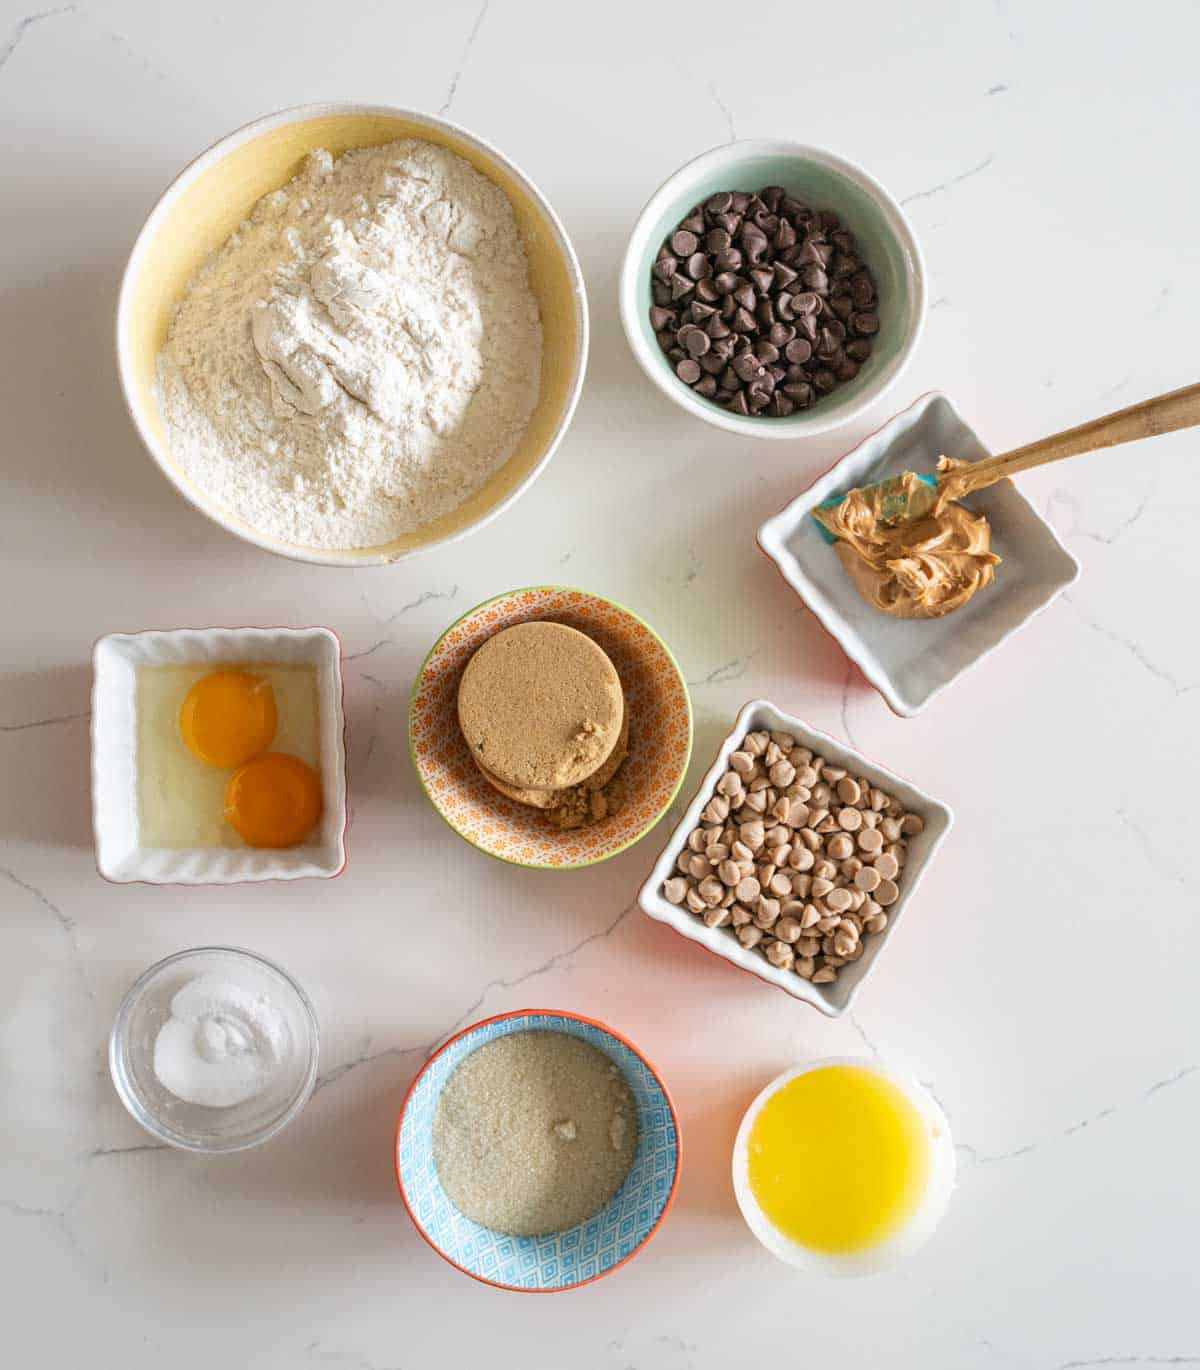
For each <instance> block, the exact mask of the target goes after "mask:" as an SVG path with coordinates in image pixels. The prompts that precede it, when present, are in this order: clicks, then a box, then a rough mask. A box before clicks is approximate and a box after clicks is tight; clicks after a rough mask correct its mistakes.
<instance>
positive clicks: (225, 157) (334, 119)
mask: <svg viewBox="0 0 1200 1370" xmlns="http://www.w3.org/2000/svg"><path fill="white" fill-rule="evenodd" d="M396 138H420V139H423V140H424V141H426V142H430V143H436V144H438V145H439V146H441V147H447V148H449V149H450V150H451V151H453V152H456V153H458V155H459V156H460V157H464V158H466V160H467V161H468V162H470V163H471V165H472V166H473V167H475V168H476V170H477V171H480V172H482V173H483V175H485V176H486V177H487V178H488V179H489V180H491V181H493V182H495V184H496V185H498V186H499V187H500V188H501V189H502V190H503V191H504V192H505V194H506V195H507V196H508V198H509V200H510V201H511V202H512V206H513V211H514V213H515V214H516V218H517V224H518V226H519V227H520V230H521V236H522V239H523V241H524V244H525V251H526V253H527V254H528V257H529V283H530V286H531V287H532V289H533V293H534V295H535V296H536V297H537V301H538V307H539V309H540V311H541V317H542V330H543V340H544V345H545V350H544V354H543V360H542V388H541V395H540V397H539V399H538V403H537V407H536V408H535V409H534V412H533V416H532V418H531V419H530V421H529V426H528V428H527V429H526V431H525V436H524V437H523V439H522V440H521V444H520V446H519V447H518V448H517V450H516V451H515V452H514V453H513V455H512V456H511V457H510V458H509V459H508V461H507V462H505V464H504V465H503V466H502V467H501V468H500V469H499V470H498V471H497V472H495V473H494V474H493V475H492V476H491V477H490V478H489V479H488V480H487V481H486V482H485V483H484V484H483V485H482V486H481V487H480V488H479V489H478V490H476V491H475V493H474V494H473V495H471V497H470V498H469V499H468V500H467V501H466V502H465V503H464V504H462V505H461V506H460V507H459V508H458V509H456V510H454V511H453V512H452V513H449V514H445V515H443V516H442V517H441V518H438V519H435V520H434V521H433V522H432V523H428V524H426V525H425V526H424V527H423V528H419V529H418V530H417V531H416V532H413V533H406V534H405V535H404V536H403V537H399V538H396V539H395V540H394V541H392V542H389V543H386V544H384V545H381V546H377V547H358V548H355V549H353V550H351V551H343V550H335V551H334V550H328V549H324V548H315V547H301V546H297V545H295V544H293V543H288V542H284V541H282V540H281V539H279V538H275V537H272V536H270V535H269V534H265V533H262V532H259V531H258V530H256V529H254V528H252V527H250V525H249V524H247V523H245V522H244V521H243V520H242V519H240V518H239V517H238V516H237V515H235V514H233V513H232V512H230V511H229V510H227V509H225V508H223V507H222V506H221V505H220V504H218V503H217V501H216V500H215V499H214V498H213V497H212V496H211V495H210V494H209V493H208V492H206V491H204V490H201V489H198V488H197V487H196V486H194V485H193V484H192V483H191V482H190V481H189V480H188V479H187V478H186V477H185V476H184V475H183V473H182V472H181V471H180V470H179V469H178V467H177V466H176V465H175V463H174V461H173V460H172V458H171V452H170V447H169V444H168V441H167V434H166V431H165V428H164V426H163V421H162V417H161V415H160V413H159V408H158V401H157V398H156V395H155V364H156V358H157V356H158V352H159V350H160V349H161V347H162V345H163V342H164V341H165V339H166V336H167V329H168V327H169V325H170V322H171V314H172V310H173V308H174V306H175V303H176V301H177V300H178V299H179V298H180V296H181V295H182V293H183V291H184V289H185V287H186V286H187V284H188V281H189V280H190V279H191V277H192V276H193V275H194V274H195V272H196V270H197V268H198V267H200V266H201V265H202V263H203V262H204V261H206V260H207V258H208V257H209V256H210V255H211V254H212V253H213V252H214V251H216V249H217V248H219V247H220V246H221V245H222V244H223V243H224V242H225V240H226V239H227V238H228V237H229V235H230V233H232V232H233V230H234V229H235V228H237V226H238V225H239V224H240V223H241V222H242V220H243V219H245V217H246V215H247V213H248V212H249V210H250V209H251V208H252V206H253V205H254V204H255V203H256V202H257V201H258V200H260V199H261V198H262V197H263V196H264V195H266V194H268V193H269V192H271V191H273V190H277V189H278V188H279V187H280V186H282V185H285V184H286V183H287V182H288V181H289V180H291V179H292V177H293V176H295V175H296V173H297V172H298V171H299V170H300V166H301V164H302V162H303V160H304V158H305V156H306V155H307V154H308V153H309V152H311V151H312V150H313V149H314V148H318V147H323V148H327V149H328V150H329V151H330V152H331V153H332V154H333V155H334V156H335V157H336V156H340V155H341V154H342V153H343V152H346V151H348V150H349V149H351V148H358V147H375V146H378V145H379V144H381V143H387V142H391V141H392V140H393V139H396ZM587 349H588V318H587V297H586V295H585V293H584V285H583V275H582V273H581V272H580V269H579V263H578V261H577V260H576V257H575V252H574V249H573V248H572V246H571V243H570V240H569V239H568V237H567V234H566V230H565V229H564V228H563V226H562V224H561V222H560V221H559V219H558V216H557V215H556V214H555V212H554V210H553V209H551V207H550V205H549V203H548V202H547V200H546V199H545V198H544V196H543V195H542V194H541V192H540V191H539V190H538V189H537V187H536V186H535V185H534V184H533V182H532V181H530V179H529V178H528V177H527V176H526V175H525V174H524V172H522V171H521V170H520V168H519V167H517V166H516V165H515V163H513V162H512V161H510V160H509V159H508V158H507V157H505V156H504V155H503V154H502V153H501V152H499V151H498V150H497V149H496V148H494V147H492V146H491V145H490V144H489V143H485V142H484V141H483V140H482V139H481V138H477V137H476V136H475V135H474V134H472V133H468V132H467V131H466V130H465V129H462V128H459V127H458V125H457V124H452V123H449V122H448V121H447V120H445V119H438V118H435V117H434V116H433V115H430V114H419V113H416V112H414V111H412V110H405V109H393V108H391V107H389V106H386V105H359V104H319V105H302V106H300V107H299V108H296V109H288V110H283V111H282V112H281V113H278V114H270V115H267V116H266V117H265V118H263V119H256V120H255V121H254V122H253V123H251V124H247V125H245V127H243V128H240V129H238V130H237V131H236V132H234V133H231V134H229V136H228V137H226V138H222V139H221V141H220V142H218V143H215V144H214V145H213V146H212V147H210V148H209V149H208V151H207V152H204V153H202V154H201V155H200V156H199V157H197V158H196V160H195V161H194V162H192V163H191V164H190V165H189V166H188V167H186V168H185V169H184V170H183V171H182V172H181V173H180V174H179V176H178V177H177V178H176V179H175V181H173V182H172V184H171V185H170V186H169V187H168V189H167V191H166V192H165V194H164V195H163V197H162V199H160V200H159V202H158V203H157V204H156V205H155V207H154V208H153V210H151V212H150V217H149V218H148V219H147V220H146V223H145V226H144V227H143V228H142V230H141V232H140V233H139V234H138V237H137V241H136V242H135V243H134V247H133V252H132V254H131V255H130V258H129V263H128V265H127V266H126V268H125V275H124V279H123V280H122V282H121V294H120V300H119V302H118V305H117V366H118V371H119V373H120V378H121V387H122V389H123V391H124V393H125V402H126V404H127V405H128V406H129V412H130V415H131V416H132V418H133V423H134V426H135V427H136V429H137V431H138V434H139V435H140V437H141V439H142V441H143V442H144V443H145V445H146V448H147V450H148V451H149V453H150V455H151V456H152V457H153V458H154V460H155V461H156V462H157V463H158V465H159V466H160V467H161V468H162V470H163V472H164V474H165V475H166V476H167V478H168V480H170V481H171V482H172V483H173V484H174V485H175V487H176V488H177V489H178V490H179V491H180V493H181V494H183V495H184V496H185V497H186V498H187V499H189V500H190V501H191V502H192V503H193V504H194V505H195V506H196V507H197V508H198V509H199V510H201V511H202V512H203V513H205V514H207V515H208V516H209V517H210V518H211V519H213V520H215V521H216V522H217V523H219V524H220V525H221V526H222V527H223V528H227V529H228V530H229V531H230V532H232V533H236V534H237V536H238V537H241V538H244V539H245V540H246V541H247V542H252V543H254V544H255V545H256V546H258V547H264V548H266V549H267V550H268V551H270V552H277V553H279V554H280V555H281V556H287V557H292V558H294V559H296V560H297V561H310V562H314V563H316V564H318V565H323V566H372V565H380V564H383V563H388V562H394V561H402V560H404V559H405V558H406V557H410V556H413V555H414V554H415V553H417V552H422V551H428V550H429V549H431V548H434V547H440V546H443V545H444V544H446V543H450V542H454V541H457V539H459V538H461V537H465V536H466V535H467V534H468V533H471V532H474V530H475V529H477V528H481V527H483V525H484V524H485V523H488V522H489V521H490V520H491V519H493V518H494V517H495V516H496V515H497V514H498V513H500V512H501V510H503V509H506V508H508V506H509V505H510V504H512V502H513V501H514V500H515V499H516V498H517V496H518V495H520V494H521V492H522V491H523V490H525V489H527V488H528V487H529V485H530V484H531V483H532V481H533V480H534V478H535V477H536V476H537V475H538V473H539V472H540V471H541V470H542V468H543V467H544V466H545V465H546V463H547V462H548V461H549V460H550V457H551V455H552V454H553V452H554V449H555V448H556V447H557V446H558V444H559V442H560V441H561V439H562V436H563V434H564V433H565V432H566V430H567V425H568V424H569V423H570V420H571V416H572V414H573V413H574V411H575V404H576V401H577V400H578V398H579V392H580V389H581V387H582V385H583V374H584V369H585V366H586V363H587Z"/></svg>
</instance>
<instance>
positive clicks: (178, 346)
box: [158, 139, 542, 548]
mask: <svg viewBox="0 0 1200 1370" xmlns="http://www.w3.org/2000/svg"><path fill="white" fill-rule="evenodd" d="M541 357H542V333H541V324H540V321H539V316H538V308H537V301H536V299H535V298H534V295H533V293H532V291H531V290H530V286H529V270H528V263H527V261H526V257H525V251H524V248H523V247H522V244H521V239H520V235H519V232H518V229H517V224H516V220H515V218H514V215H513V210H512V206H511V204H510V203H509V201H508V198H507V196H506V195H505V194H504V192H503V191H502V190H501V189H500V188H499V187H498V186H497V185H495V184H493V183H492V182H491V181H489V180H488V179H487V178H486V177H485V176H482V175H480V173H479V172H477V171H476V170H475V169H474V168H473V167H472V166H470V165H469V164H468V163H467V162H466V161H464V160H463V159H462V158H461V157H458V156H457V155H455V154H454V153H453V152H450V151H448V150H447V149H446V148H442V147H435V146H434V145H433V144H430V143H425V142H421V141H418V140H412V139H410V140H405V141H402V142H395V143H389V144H387V145H385V146H383V147H374V148H361V149H357V150H355V151H352V152H347V153H346V154H345V155H344V156H342V157H340V158H339V159H338V160H337V161H336V162H335V161H334V160H333V158H332V157H331V156H330V154H329V153H328V152H325V151H323V150H318V151H315V152H313V153H311V154H310V155H309V157H308V159H307V160H306V162H305V164H304V168H303V170H302V171H301V172H300V174H299V175H298V176H297V177H296V178H295V180H293V181H291V182H290V183H289V184H288V185H286V186H284V187H283V188H282V189H281V190H277V191H275V192H274V193H273V194H270V195H267V196H266V197H264V198H263V199H262V200H260V201H259V202H258V204H257V205H255V207H254V209H253V210H252V211H251V214H250V217H249V218H248V219H247V221H246V222H245V223H243V224H242V225H241V227H240V228H239V229H238V230H237V231H236V232H235V233H234V234H233V236H232V237H231V238H230V239H229V240H228V242H226V243H225V245H224V246H223V247H222V248H221V249H220V250H219V251H218V252H216V253H215V254H214V255H213V256H212V258H211V259H210V260H209V261H208V262H207V263H206V264H205V265H204V266H203V267H202V268H201V269H200V271H199V272H198V273H197V274H196V276H195V278H194V279H193V280H192V281H191V282H190V284H189V285H188V288H187V290H186V292H185V293H184V296H183V299H182V300H181V301H180V303H179V305H178V308H177V310H176V313H175V317H174V319H173V321H172V324H171V328H170V332H169V334H168V338H167V343H166V345H165V347H164V348H163V349H162V351H161V352H160V354H159V359H158V391H159V403H160V407H161V409H162V413H163V417H164V419H165V421H166V427H167V433H168V437H169V440H170V447H171V456H172V458H173V460H174V461H175V462H176V463H177V464H178V465H179V466H180V467H181V468H182V470H183V472H184V474H185V475H186V477H187V478H188V480H189V481H191V482H192V483H193V484H194V485H196V486H198V487H199V488H200V489H201V490H203V491H205V492H206V493H207V494H209V495H210V496H211V497H212V498H214V499H215V500H216V501H217V502H218V503H219V504H220V505H222V506H223V507H224V508H225V509H227V510H228V511H229V512H230V513H232V514H235V515H237V516H238V517H239V518H241V519H243V520H245V522H247V523H248V524H250V525H251V526H252V527H253V528H255V529H257V530H258V531H259V532H262V533H267V534H270V535H273V536H275V537H278V538H282V539H284V540H286V541H288V542H292V543H298V544H301V545H304V546H309V547H325V548H352V547H364V546H372V545H375V544H377V543H384V542H389V541H391V540H392V539H394V538H396V537H398V536H400V535H401V534H403V533H407V532H411V531H413V530H415V529H417V528H419V527H421V526H422V525H424V524H426V523H428V522H430V521H431V520H432V519H435V518H437V517H438V516H439V515H442V514H446V513H449V512H451V511H452V510H454V509H456V508H458V506H459V505H460V504H462V503H463V501H464V500H465V499H467V498H468V497H469V496H470V495H471V494H472V493H473V492H474V491H475V490H476V489H478V487H479V486H480V485H481V484H482V483H483V482H484V481H485V480H486V479H487V477H488V476H490V475H491V474H492V473H493V472H494V471H496V470H498V469H499V467H500V466H502V465H503V463H504V462H505V461H507V460H508V458H509V457H510V456H511V455H512V453H513V451H514V450H515V448H516V446H517V444H518V442H519V441H520V439H521V436H522V434H523V433H524V431H525V427H526V425H527V423H528V421H529V417H530V414H531V413H532V411H533V407H534V405H535V403H536V402H537V396H538V392H539V389H540V385H541Z"/></svg>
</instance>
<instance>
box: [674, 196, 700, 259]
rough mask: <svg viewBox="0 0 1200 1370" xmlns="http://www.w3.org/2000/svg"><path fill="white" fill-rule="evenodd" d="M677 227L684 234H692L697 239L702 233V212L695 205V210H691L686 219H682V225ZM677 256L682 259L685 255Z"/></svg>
mask: <svg viewBox="0 0 1200 1370" xmlns="http://www.w3.org/2000/svg"><path fill="white" fill-rule="evenodd" d="M679 227H680V228H682V229H683V231H684V232H685V233H694V234H695V235H696V237H697V238H699V236H700V234H701V233H703V232H704V211H703V210H702V209H701V208H700V206H699V205H697V206H696V207H695V209H693V210H692V212H691V213H690V214H689V215H688V217H687V218H686V219H684V221H683V223H681V224H680V225H679ZM676 250H678V249H676ZM692 250H693V251H695V248H693V249H692ZM679 255H680V256H681V257H682V256H685V255H686V254H685V253H682V252H680V254H679Z"/></svg>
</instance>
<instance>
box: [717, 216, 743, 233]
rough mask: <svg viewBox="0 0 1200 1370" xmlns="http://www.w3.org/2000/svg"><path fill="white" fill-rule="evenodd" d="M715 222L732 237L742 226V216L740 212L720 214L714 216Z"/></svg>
mask: <svg viewBox="0 0 1200 1370" xmlns="http://www.w3.org/2000/svg"><path fill="white" fill-rule="evenodd" d="M713 223H714V224H716V226H717V227H718V228H723V229H724V230H725V232H726V233H728V234H729V237H730V238H731V239H732V238H733V235H734V234H735V233H736V232H737V231H738V229H739V228H741V226H742V216H741V215H740V214H718V215H716V216H715V217H714V219H713Z"/></svg>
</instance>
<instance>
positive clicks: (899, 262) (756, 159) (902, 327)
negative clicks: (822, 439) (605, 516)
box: [618, 138, 926, 439]
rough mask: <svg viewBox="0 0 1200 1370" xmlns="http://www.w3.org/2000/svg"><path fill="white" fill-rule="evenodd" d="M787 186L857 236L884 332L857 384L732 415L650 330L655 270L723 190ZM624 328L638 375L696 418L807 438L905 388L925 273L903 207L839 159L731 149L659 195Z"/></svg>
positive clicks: (627, 298) (766, 145)
mask: <svg viewBox="0 0 1200 1370" xmlns="http://www.w3.org/2000/svg"><path fill="white" fill-rule="evenodd" d="M768 185H781V186H783V187H784V188H785V189H786V190H787V191H788V192H789V193H790V194H792V195H794V196H796V198H797V199H800V200H804V201H805V202H806V203H808V204H810V205H812V206H813V208H814V209H832V210H834V211H836V213H837V214H839V215H840V216H841V217H842V219H843V220H844V222H845V225H846V227H847V229H849V230H850V232H851V233H853V234H854V236H855V238H856V240H857V242H858V246H859V255H860V256H861V257H862V258H863V260H864V261H865V262H866V263H867V265H868V266H869V267H870V268H871V272H872V274H873V275H874V277H875V284H876V286H877V288H878V292H879V322H880V326H879V332H878V334H877V335H876V337H875V340H874V343H875V345H874V348H873V350H872V352H871V356H870V357H869V359H868V360H867V361H866V362H865V363H864V365H863V367H862V369H861V370H860V371H859V373H858V375H857V376H856V377H855V378H854V380H852V381H850V382H848V383H847V384H845V385H839V386H838V388H837V389H836V390H834V391H833V392H832V394H829V395H826V396H823V397H822V398H821V399H819V400H818V401H817V402H816V403H815V404H813V405H812V406H810V407H809V408H808V409H803V410H800V411H798V412H797V413H795V414H791V415H789V416H788V417H787V418H769V417H754V416H750V417H744V416H742V415H740V414H731V413H730V412H729V411H728V410H727V409H722V408H721V407H720V406H719V405H717V404H714V403H713V402H712V401H711V400H706V399H705V398H704V397H703V396H702V395H697V394H696V393H695V392H694V391H693V390H691V389H690V388H689V387H688V386H686V385H684V383H683V382H682V381H681V380H680V379H679V377H678V376H676V374H675V372H674V370H673V369H672V367H671V363H670V360H669V359H668V358H667V357H666V356H664V354H663V353H662V351H661V350H660V348H659V346H658V343H657V341H656V340H655V337H654V330H653V329H652V328H651V327H650V319H649V310H650V303H651V301H650V268H651V267H652V266H653V265H654V259H655V257H656V255H657V253H658V249H659V248H660V247H661V246H662V242H663V239H664V238H666V237H667V235H668V234H669V233H670V232H671V231H672V230H673V229H674V228H675V227H676V225H677V224H678V223H679V221H680V220H681V219H683V218H685V217H686V215H687V212H688V210H690V209H691V208H692V206H693V205H695V204H698V203H700V202H701V201H703V200H706V199H707V198H708V197H709V196H710V195H712V194H714V193H715V192H716V191H718V190H760V189H761V188H762V187H763V186H768ZM618 290H619V304H620V311H621V323H622V324H623V325H624V328H625V336H626V337H627V338H628V339H629V345H630V347H631V348H632V349H633V355H634V356H635V357H636V358H637V360H638V362H639V364H640V365H641V367H642V370H643V371H645V373H646V375H647V376H649V377H650V379H651V380H652V381H653V382H654V384H655V385H657V386H658V388H659V389H660V390H661V391H662V392H663V393H664V394H665V395H667V396H668V397H669V398H670V399H672V400H674V401H675V403H676V404H678V405H680V406H681V407H682V408H684V409H686V410H687V411H688V412H689V413H691V414H694V415H695V416H696V417H697V418H700V419H703V420H704V421H705V422H706V423H711V424H713V425H714V426H715V427H717V428H726V429H728V430H729V431H730V432H731V433H741V434H743V435H744V436H746V437H752V438H793V439H794V438H804V437H811V436H813V435H815V434H817V433H825V432H828V431H829V430H830V429H831V428H837V427H839V426H840V425H841V424H844V423H849V422H850V421H851V420H852V419H855V418H857V417H858V416H859V415H860V414H861V413H862V412H863V411H864V410H865V409H867V408H868V407H869V406H870V405H872V404H874V403H875V401H876V400H878V399H879V398H880V397H881V396H882V395H883V394H884V393H885V392H886V391H887V390H889V389H890V388H891V387H892V386H893V385H894V384H895V382H896V381H897V380H898V379H899V377H900V374H901V372H902V371H903V370H904V368H905V367H906V366H907V365H908V363H909V360H910V359H911V357H912V354H913V352H914V351H915V349H916V346H917V341H918V339H919V338H920V336H921V329H922V327H923V326H924V323H925V307H926V285H925V263H924V260H923V258H922V256H921V249H920V247H919V246H918V245H917V240H916V237H915V236H914V234H913V231H912V227H911V225H910V224H909V222H908V219H907V218H906V217H905V215H904V211H903V210H902V209H901V208H900V206H899V204H898V203H897V202H896V201H895V200H894V199H893V198H892V197H891V196H890V195H889V194H888V193H887V191H886V190H884V188H883V187H882V186H881V185H880V184H879V182H878V181H876V180H875V179H874V178H873V177H871V176H869V175H868V174H867V173H866V172H865V171H864V170H863V169H862V168H861V167H859V166H855V164H854V163H853V162H848V161H846V160H845V158H843V157H837V156H835V155H834V154H833V153H831V152H825V151H823V150H822V149H820V148H815V147H807V146H805V145H804V144H803V143H792V142H787V141H784V140H782V139H774V138H763V139H754V140H746V141H743V142H736V143H728V144H725V145H724V146H722V147H716V148H713V149H712V150H711V151H709V152H705V153H702V154H701V155H700V156H699V157H697V158H695V160H694V161H691V162H688V163H687V165H686V166H684V167H681V168H680V170H678V171H677V172H675V174H674V175H673V176H671V177H670V178H669V179H668V180H666V181H664V182H663V184H662V185H661V186H660V187H659V188H658V190H656V191H655V192H654V194H653V195H652V196H651V197H650V201H649V203H648V204H647V205H646V207H645V209H643V210H642V213H641V216H640V217H639V219H638V221H637V223H636V224H635V225H634V228H633V233H632V234H631V235H630V238H629V246H628V247H627V248H626V249H625V260H624V262H623V264H622V267H621V277H620V282H619V285H618Z"/></svg>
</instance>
